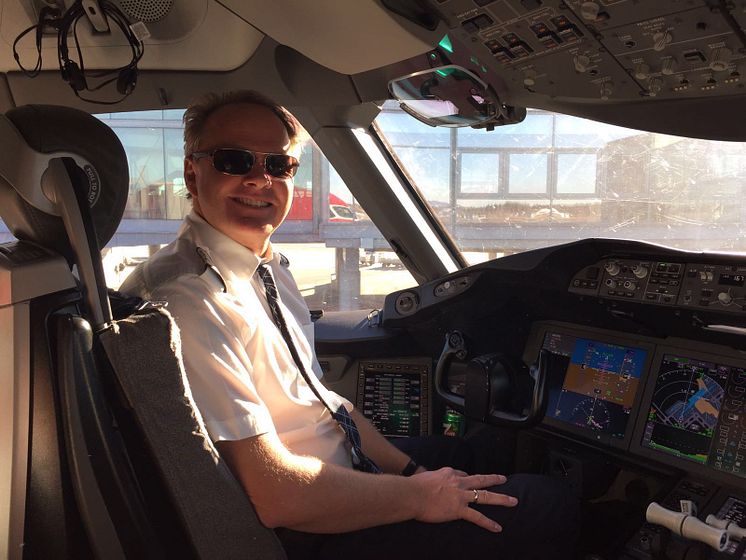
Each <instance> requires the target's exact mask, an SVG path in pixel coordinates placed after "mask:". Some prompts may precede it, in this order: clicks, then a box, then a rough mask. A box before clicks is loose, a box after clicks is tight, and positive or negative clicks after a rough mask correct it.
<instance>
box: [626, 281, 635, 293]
mask: <svg viewBox="0 0 746 560" xmlns="http://www.w3.org/2000/svg"><path fill="white" fill-rule="evenodd" d="M624 289H625V290H631V291H633V292H634V291H635V290H636V289H637V284H635V283H634V282H632V280H625V281H624Z"/></svg>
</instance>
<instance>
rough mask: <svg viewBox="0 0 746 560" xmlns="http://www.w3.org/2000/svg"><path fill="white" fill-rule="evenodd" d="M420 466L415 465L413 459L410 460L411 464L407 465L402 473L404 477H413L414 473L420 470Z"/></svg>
mask: <svg viewBox="0 0 746 560" xmlns="http://www.w3.org/2000/svg"><path fill="white" fill-rule="evenodd" d="M419 468H420V466H419V465H418V464H417V463H415V462H414V461H413V460H412V459H410V460H409V463H407V466H406V467H404V468H403V469H402V471H401V475H402V476H412V475H413V474H414V473H416V472H417V469H419Z"/></svg>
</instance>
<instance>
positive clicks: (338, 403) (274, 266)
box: [122, 91, 577, 560]
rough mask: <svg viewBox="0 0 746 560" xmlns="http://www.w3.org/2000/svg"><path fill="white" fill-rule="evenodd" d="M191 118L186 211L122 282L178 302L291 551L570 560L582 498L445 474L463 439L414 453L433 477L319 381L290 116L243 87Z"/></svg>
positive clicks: (189, 337) (542, 482)
mask: <svg viewBox="0 0 746 560" xmlns="http://www.w3.org/2000/svg"><path fill="white" fill-rule="evenodd" d="M184 123H185V130H184V147H185V159H184V179H185V182H186V185H187V189H188V191H189V195H190V198H191V201H192V211H191V212H190V213H189V215H188V216H187V217H186V218H185V219H184V222H183V224H182V226H181V229H180V231H179V233H178V237H177V239H176V241H174V242H173V243H171V244H170V245H168V246H166V247H164V248H163V249H162V250H160V251H159V252H158V253H156V254H155V255H154V256H153V257H151V258H150V259H149V260H148V261H147V262H146V263H143V264H141V265H140V266H139V267H138V268H137V269H135V271H134V272H133V273H132V275H130V277H129V278H128V279H127V280H126V281H125V283H124V284H123V285H122V291H123V292H127V293H132V294H138V295H140V296H141V297H144V298H147V299H154V300H155V299H157V300H166V301H168V310H169V311H170V312H171V313H172V314H173V316H174V318H175V320H176V322H177V325H178V326H179V328H180V330H181V339H182V351H183V358H184V365H185V369H186V372H187V376H188V379H189V382H190V385H191V390H192V393H193V396H194V399H195V402H196V403H197V406H198V408H199V410H200V412H201V414H202V416H203V418H204V421H205V425H206V426H207V430H208V432H209V434H210V437H211V438H212V439H213V441H214V442H215V444H216V447H217V449H218V450H219V452H220V454H221V455H222V457H223V458H224V459H225V461H226V462H227V464H228V465H229V467H230V468H231V470H232V472H233V473H234V475H235V476H236V478H237V479H238V480H239V482H240V483H241V484H242V485H243V487H244V489H245V490H246V493H247V494H248V496H249V497H250V498H251V501H252V503H253V504H254V507H255V508H256V511H257V514H258V515H259V518H260V520H261V521H262V523H264V524H265V525H266V526H267V527H271V528H276V529H277V534H278V535H279V537H280V539H281V540H282V541H283V544H284V546H285V548H286V550H287V553H288V556H289V557H290V558H291V559H292V558H311V557H314V558H335V559H336V558H342V557H347V558H356V559H361V558H407V559H413V558H428V559H431V558H445V557H448V556H452V557H469V558H477V557H482V556H483V555H488V556H485V557H489V558H501V559H502V558H520V559H524V560H525V559H529V558H553V559H557V558H562V557H570V556H571V549H572V546H573V542H574V539H575V533H576V525H577V524H576V520H575V518H576V515H577V505H576V503H575V500H574V498H573V497H572V496H571V495H570V493H569V492H568V491H567V490H566V489H565V488H564V487H563V486H561V485H559V484H557V483H555V482H554V481H552V480H550V479H548V478H544V477H540V476H533V475H514V476H511V477H510V478H508V479H506V477H504V476H502V475H498V474H467V472H464V470H461V469H459V468H451V467H443V468H438V467H441V466H442V464H443V462H444V461H443V459H442V458H443V457H445V456H447V455H448V453H450V451H448V446H449V445H450V444H449V443H448V442H449V441H452V440H453V438H440V439H442V440H447V441H446V443H445V444H443V445H442V446H440V449H437V448H438V447H439V446H437V445H436V446H435V448H436V451H435V452H432V451H431V452H430V453H429V455H430V456H429V457H427V454H424V455H423V454H420V455H418V458H420V461H422V462H423V464H425V465H427V467H428V468H429V469H433V470H426V468H425V467H423V466H420V465H418V464H417V463H415V462H414V461H413V460H412V459H411V457H410V455H408V454H405V453H404V452H402V451H400V450H399V449H398V448H397V447H395V446H394V445H392V444H391V443H389V441H388V440H386V439H385V438H384V437H383V436H382V435H380V434H379V433H378V432H377V431H376V429H375V428H374V427H373V426H372V424H371V423H370V422H368V421H367V420H366V419H365V417H364V416H363V415H362V414H360V413H359V412H358V411H357V410H355V408H354V407H353V405H352V404H351V403H350V402H349V401H348V400H346V399H344V398H343V397H341V396H339V395H337V394H335V393H334V392H332V391H329V390H327V389H325V388H324V386H323V385H322V384H321V383H320V382H319V381H318V378H319V377H320V375H321V370H320V367H319V364H318V361H317V359H316V356H315V354H314V346H313V324H312V323H311V320H310V316H309V311H308V308H307V306H306V304H305V302H304V300H303V297H302V296H301V294H300V292H299V291H298V287H297V286H296V284H295V281H294V280H293V277H292V275H291V273H290V270H289V263H288V261H287V259H286V258H284V257H283V256H282V255H281V254H280V253H278V252H277V251H275V250H273V247H272V244H271V243H270V237H271V235H272V233H273V232H274V231H275V230H276V229H277V227H278V226H279V225H280V224H281V223H282V221H283V220H284V219H285V216H286V215H287V213H288V211H289V209H290V204H291V202H292V192H293V175H294V174H295V172H296V170H297V168H298V160H297V155H298V152H299V147H300V146H299V144H300V142H301V130H302V129H301V127H300V125H299V124H298V122H297V121H296V120H295V118H294V117H293V116H292V115H291V114H290V113H288V112H287V111H286V110H285V109H284V108H282V107H280V106H278V105H277V104H275V103H273V102H272V101H270V100H269V99H266V98H265V97H263V96H261V95H258V94H257V93H254V92H249V91H237V92H230V93H226V94H220V95H218V94H210V95H207V96H206V97H204V98H203V99H201V100H199V101H198V102H196V103H194V104H193V105H191V106H190V107H189V108H188V110H187V111H186V113H185V115H184ZM431 447H433V446H431ZM444 450H446V451H444ZM451 455H453V454H452V453H451ZM422 457H424V459H423V458H422ZM462 466H463V465H462Z"/></svg>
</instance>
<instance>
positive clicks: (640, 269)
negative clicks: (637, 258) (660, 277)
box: [630, 264, 648, 278]
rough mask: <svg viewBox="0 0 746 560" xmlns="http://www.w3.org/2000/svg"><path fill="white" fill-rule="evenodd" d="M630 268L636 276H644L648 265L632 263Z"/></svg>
mask: <svg viewBox="0 0 746 560" xmlns="http://www.w3.org/2000/svg"><path fill="white" fill-rule="evenodd" d="M630 270H631V271H632V274H634V275H635V276H636V277H637V278H645V277H646V276H647V275H648V267H646V266H642V265H641V264H635V265H632V267H630Z"/></svg>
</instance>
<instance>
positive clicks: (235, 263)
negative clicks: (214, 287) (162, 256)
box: [179, 209, 287, 293]
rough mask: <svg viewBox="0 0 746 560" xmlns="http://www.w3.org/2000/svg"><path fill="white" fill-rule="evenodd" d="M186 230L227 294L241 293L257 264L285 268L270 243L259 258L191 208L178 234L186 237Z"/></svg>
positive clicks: (281, 259) (283, 262)
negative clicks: (223, 283)
mask: <svg viewBox="0 0 746 560" xmlns="http://www.w3.org/2000/svg"><path fill="white" fill-rule="evenodd" d="M189 230H191V231H192V234H191V236H192V238H193V239H194V242H195V244H196V245H197V246H198V247H199V248H200V249H201V250H202V252H203V253H204V254H205V255H206V258H207V259H210V260H211V261H212V262H210V263H208V264H209V265H213V266H215V267H216V268H217V269H218V272H219V273H220V276H221V277H222V278H223V281H224V282H225V283H226V287H227V288H228V291H229V292H232V293H241V290H243V289H245V287H246V286H245V284H246V283H248V282H250V281H251V278H252V276H254V273H255V272H256V269H257V267H259V265H260V264H265V263H266V264H269V265H270V266H272V267H276V266H278V265H280V264H283V265H284V266H287V265H286V264H285V263H286V262H287V259H286V258H285V257H283V256H282V255H281V254H280V253H279V252H277V251H274V250H273V249H272V244H271V243H270V245H269V248H268V249H267V256H266V257H264V258H263V257H259V256H257V255H256V254H254V252H253V251H251V250H250V249H247V248H246V247H244V246H243V245H241V244H240V243H238V242H237V241H235V240H233V239H231V238H230V237H228V236H227V235H225V234H224V233H222V232H221V231H218V230H217V229H215V228H214V227H212V226H211V225H210V224H209V223H207V222H206V221H205V220H204V218H202V216H200V215H199V214H197V212H195V211H194V210H193V209H192V210H191V211H190V212H189V214H188V215H187V216H186V218H184V225H183V226H182V229H181V230H180V231H179V235H180V236H182V235H186V234H188V231H189ZM203 258H205V257H203ZM237 284H238V285H237Z"/></svg>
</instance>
